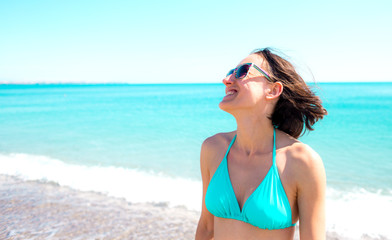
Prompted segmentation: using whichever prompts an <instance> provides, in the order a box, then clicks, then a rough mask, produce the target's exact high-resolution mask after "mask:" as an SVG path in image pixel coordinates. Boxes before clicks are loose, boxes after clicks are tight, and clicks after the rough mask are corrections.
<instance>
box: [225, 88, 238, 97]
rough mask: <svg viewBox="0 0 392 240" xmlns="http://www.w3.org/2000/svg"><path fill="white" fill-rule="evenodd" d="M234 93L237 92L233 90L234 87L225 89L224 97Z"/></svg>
mask: <svg viewBox="0 0 392 240" xmlns="http://www.w3.org/2000/svg"><path fill="white" fill-rule="evenodd" d="M236 93H237V90H235V89H226V96H225V97H230V96H233V95H235V94H236Z"/></svg>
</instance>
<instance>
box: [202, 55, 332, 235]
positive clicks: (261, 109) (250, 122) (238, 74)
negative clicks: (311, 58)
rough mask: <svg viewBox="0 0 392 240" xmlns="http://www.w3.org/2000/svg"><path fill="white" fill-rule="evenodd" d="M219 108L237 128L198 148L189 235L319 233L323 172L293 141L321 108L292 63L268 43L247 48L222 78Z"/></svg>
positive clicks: (317, 160)
mask: <svg viewBox="0 0 392 240" xmlns="http://www.w3.org/2000/svg"><path fill="white" fill-rule="evenodd" d="M223 83H224V84H225V86H226V96H225V97H224V98H223V99H222V101H221V102H220V104H219V107H220V108H221V109H222V110H224V111H226V112H228V113H230V114H232V115H233V116H234V118H235V119H236V122H237V130H236V131H233V132H228V133H218V134H216V135H214V136H212V137H209V138H207V139H206V140H205V141H204V142H203V144H202V147H201V157H200V167H201V173H202V180H203V205H202V212H201V216H200V220H199V224H198V227H197V231H196V239H197V240H199V239H216V240H217V239H225V240H227V239H235V240H238V239H293V238H294V232H295V224H296V223H297V221H298V220H299V223H300V225H299V231H300V238H301V240H303V239H312V240H315V239H325V213H324V212H325V209H324V205H325V187H326V176H325V170H324V166H323V163H322V160H321V158H320V156H319V155H318V154H317V153H316V152H315V151H314V150H312V149H311V148H310V147H309V146H308V145H306V144H304V143H301V142H300V141H298V140H297V138H298V137H299V136H300V134H301V132H302V131H303V128H304V127H306V129H308V130H313V129H312V125H313V124H314V123H315V122H316V121H317V120H319V119H322V118H323V116H324V115H326V114H327V111H326V110H325V109H324V108H323V107H322V105H321V101H320V99H319V98H318V97H317V96H315V94H314V93H313V92H312V91H311V90H310V89H309V88H308V86H307V85H306V83H305V82H304V81H303V79H302V78H301V77H300V76H299V75H298V74H297V72H296V71H295V69H294V67H293V66H292V65H291V64H290V63H289V62H288V61H287V60H285V59H283V58H281V57H280V56H278V55H276V54H274V53H272V52H271V51H270V49H268V48H266V49H260V50H256V51H254V52H252V53H251V54H250V55H249V56H247V57H246V58H245V59H244V60H242V61H241V62H240V64H239V65H238V66H237V67H236V68H235V69H233V70H231V71H230V72H229V73H228V74H227V76H226V77H225V78H224V79H223Z"/></svg>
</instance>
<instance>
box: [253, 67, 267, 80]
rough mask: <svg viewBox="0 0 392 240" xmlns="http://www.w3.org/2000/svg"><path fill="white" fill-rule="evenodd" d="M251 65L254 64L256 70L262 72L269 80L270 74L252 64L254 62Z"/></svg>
mask: <svg viewBox="0 0 392 240" xmlns="http://www.w3.org/2000/svg"><path fill="white" fill-rule="evenodd" d="M253 66H254V67H255V68H256V69H257V70H259V72H261V74H263V75H264V76H265V77H266V78H267V79H268V80H271V78H270V76H269V75H268V74H267V73H266V72H265V71H264V70H263V69H261V68H259V67H258V66H256V65H254V64H253Z"/></svg>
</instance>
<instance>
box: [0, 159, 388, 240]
mask: <svg viewBox="0 0 392 240" xmlns="http://www.w3.org/2000/svg"><path fill="white" fill-rule="evenodd" d="M0 174H6V175H12V176H17V177H20V178H22V179H25V180H42V181H51V182H56V183H58V184H60V185H62V186H69V187H72V188H74V189H78V190H82V191H96V192H101V193H105V194H108V195H109V196H114V197H122V198H125V199H127V200H128V201H130V202H155V203H167V204H168V205H169V206H185V207H186V208H188V209H191V210H200V207H201V196H202V192H201V190H202V186H201V182H200V181H197V180H190V179H184V178H172V177H168V176H163V175H160V174H154V173H148V172H143V171H140V170H136V169H125V168H120V167H101V166H82V165H73V164H67V163H64V162H62V161H60V160H58V159H53V158H49V157H46V156H36V155H28V154H22V153H14V154H0ZM326 213H327V218H326V219H327V230H328V231H334V232H336V233H337V234H339V235H340V236H344V237H345V238H347V239H360V238H361V237H364V236H366V235H367V236H368V237H372V238H375V239H377V238H380V237H381V236H384V237H386V238H388V239H392V230H391V228H390V220H389V219H390V216H392V196H391V195H385V194H384V195H383V194H381V193H371V192H368V191H366V190H364V189H359V190H355V191H350V192H344V191H338V190H335V189H333V188H330V187H329V188H328V189H327V199H326Z"/></svg>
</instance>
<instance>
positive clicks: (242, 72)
mask: <svg viewBox="0 0 392 240" xmlns="http://www.w3.org/2000/svg"><path fill="white" fill-rule="evenodd" d="M252 66H253V67H254V68H256V69H257V70H258V71H259V72H260V73H261V74H263V75H264V77H266V78H267V79H268V80H270V81H271V78H270V76H269V75H268V73H267V72H266V71H264V70H263V69H261V68H259V67H258V66H257V65H255V64H254V63H244V64H242V65H240V66H238V67H237V68H234V69H231V70H230V71H229V72H228V73H227V75H226V77H228V76H230V75H231V74H233V73H235V75H234V76H235V78H237V79H243V78H245V77H246V76H248V72H249V69H250V68H251V67H252Z"/></svg>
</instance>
